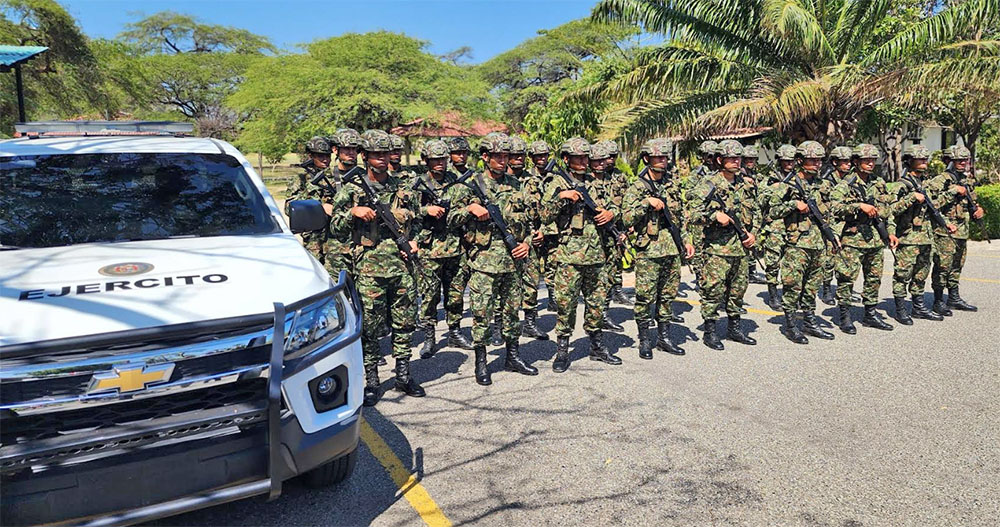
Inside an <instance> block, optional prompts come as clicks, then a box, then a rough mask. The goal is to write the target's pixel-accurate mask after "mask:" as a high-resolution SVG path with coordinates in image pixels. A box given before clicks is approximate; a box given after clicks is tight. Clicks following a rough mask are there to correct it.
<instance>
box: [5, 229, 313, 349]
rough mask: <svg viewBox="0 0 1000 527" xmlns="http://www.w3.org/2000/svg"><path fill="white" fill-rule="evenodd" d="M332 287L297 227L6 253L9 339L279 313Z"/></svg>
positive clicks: (31, 339) (17, 340)
mask: <svg viewBox="0 0 1000 527" xmlns="http://www.w3.org/2000/svg"><path fill="white" fill-rule="evenodd" d="M328 287H330V278H329V275H328V274H327V272H326V270H325V269H324V268H323V267H322V266H321V265H320V264H319V262H317V261H316V260H315V259H313V258H312V257H311V256H310V255H309V253H308V252H306V250H305V249H304V248H303V247H302V245H301V244H300V243H299V241H298V240H297V239H296V238H295V237H294V236H292V235H290V234H271V235H263V236H223V237H212V238H182V239H168V240H150V241H136V242H123V243H111V244H84V245H73V246H68V247H51V248H45V249H19V250H14V251H3V252H0V346H3V345H8V344H18V343H26V342H36V341H41V340H49V339H58V338H64V337H76V336H83V335H93V334H99V333H107V332H111V331H122V330H129V329H138V328H147V327H153V326H162V325H167V324H179V323H184V322H194V321H199V320H210V319H217V318H226V317H233V316H241V315H253V314H258V313H267V312H271V311H273V309H274V306H273V303H274V302H282V303H285V304H290V303H292V302H295V301H297V300H301V299H302V298H305V297H308V296H310V295H313V294H315V293H319V292H321V291H323V290H325V289H327V288H328Z"/></svg>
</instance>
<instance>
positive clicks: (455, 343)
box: [447, 324, 473, 350]
mask: <svg viewBox="0 0 1000 527" xmlns="http://www.w3.org/2000/svg"><path fill="white" fill-rule="evenodd" d="M447 336H448V347H449V348H458V349H460V350H471V349H472V347H473V346H472V341H470V340H469V339H467V338H465V335H463V334H462V327H461V326H459V325H458V324H455V325H454V326H451V327H450V328H448V335H447Z"/></svg>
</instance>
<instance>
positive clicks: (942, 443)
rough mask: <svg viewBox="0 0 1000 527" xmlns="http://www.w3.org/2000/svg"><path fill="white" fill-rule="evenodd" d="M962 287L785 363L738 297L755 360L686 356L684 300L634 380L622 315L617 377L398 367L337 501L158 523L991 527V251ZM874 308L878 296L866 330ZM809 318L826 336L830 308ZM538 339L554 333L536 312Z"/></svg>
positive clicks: (995, 373) (999, 307)
mask: <svg viewBox="0 0 1000 527" xmlns="http://www.w3.org/2000/svg"><path fill="white" fill-rule="evenodd" d="M886 269H887V273H888V272H891V261H889V262H887V267H886ZM690 278H691V277H690V276H688V275H687V274H686V273H685V277H684V279H685V280H687V281H688V282H690ZM929 287H930V286H929V284H928V295H927V296H928V298H929V297H930V292H929ZM961 287H962V296H963V297H964V298H965V299H966V300H968V301H969V302H971V303H973V304H976V305H978V306H979V308H980V309H979V312H977V313H965V312H956V313H955V315H954V316H952V317H950V318H947V319H946V320H945V321H943V322H932V321H923V320H917V321H915V324H914V325H913V326H910V327H900V326H898V325H897V327H896V330H894V331H892V332H880V331H878V330H874V329H869V328H864V327H861V326H860V325H859V326H858V334H857V335H855V336H850V335H845V334H843V333H841V332H840V331H839V330H837V329H836V328H835V327H834V328H832V329H831V331H832V332H833V333H834V334H835V335H836V339H835V340H833V341H830V342H827V341H818V340H817V339H811V342H810V344H809V345H805V346H800V345H795V344H792V343H790V342H788V341H787V340H785V338H784V337H782V336H781V334H780V333H779V332H778V327H779V326H778V324H779V322H780V318H779V317H775V316H774V315H773V314H772V313H773V312H772V311H771V310H770V308H768V307H767V306H766V305H765V304H764V299H763V297H764V294H763V286H760V285H751V287H750V291H749V292H748V294H747V297H746V298H747V301H748V302H749V307H750V308H751V312H750V313H749V314H747V315H746V316H745V317H744V327H745V328H747V329H750V330H751V334H752V336H754V337H755V338H756V339H757V340H758V342H759V344H758V345H757V346H754V347H749V346H744V345H739V344H736V343H732V342H729V341H724V342H725V344H726V349H725V350H724V351H714V350H711V349H709V348H707V347H705V346H704V345H703V344H702V343H701V342H700V339H701V334H700V332H698V331H696V330H695V327H696V326H697V325H698V324H699V323H700V322H701V318H700V316H699V314H698V310H697V307H696V306H694V305H691V304H689V303H686V302H684V301H683V300H688V301H692V302H696V301H697V298H698V297H697V294H696V293H695V292H693V291H689V290H686V288H685V292H684V294H685V295H686V298H682V299H681V301H678V302H677V303H676V304H675V310H676V311H678V312H683V315H684V316H685V318H686V319H687V322H686V323H685V324H683V325H681V326H676V327H675V328H674V330H673V337H674V340H675V341H679V340H681V339H684V340H685V342H684V343H683V347H684V348H685V349H686V350H687V352H688V353H687V355H686V356H684V357H675V356H671V355H667V354H664V353H660V352H656V354H655V355H654V359H653V360H652V361H645V360H640V359H639V358H638V355H637V351H636V345H637V342H636V340H634V336H635V335H636V329H635V324H634V322H633V321H632V317H631V310H630V309H629V308H626V307H623V306H618V305H613V307H612V311H611V312H612V316H613V317H614V318H615V319H616V320H618V321H620V322H622V321H623V323H624V325H625V327H626V331H625V333H624V334H621V335H617V334H610V335H609V336H608V343H609V345H610V346H611V347H612V349H617V350H618V355H619V356H621V357H622V358H623V360H624V364H623V365H621V366H607V365H604V364H601V363H597V362H592V361H590V360H588V359H587V356H586V354H587V349H586V347H587V341H586V338H583V337H584V333H583V331H582V330H579V329H578V330H577V332H576V333H575V334H574V338H573V340H572V341H571V345H572V346H573V348H574V352H573V355H572V357H573V363H572V365H571V366H570V369H569V371H567V372H566V373H563V374H555V373H553V372H552V370H551V367H550V363H551V359H552V356H553V355H554V353H555V343H554V341H552V340H550V341H528V340H527V339H522V350H523V355H524V356H525V358H526V359H527V360H529V361H530V362H532V363H534V365H535V366H537V367H538V368H539V369H540V370H541V373H540V375H538V376H535V377H526V376H520V375H517V374H514V373H507V372H503V371H501V370H502V356H501V355H499V353H498V352H499V351H500V350H499V349H497V348H496V347H491V354H490V358H491V370H492V371H493V372H494V374H493V381H494V384H493V385H492V386H489V387H481V386H479V385H477V384H476V383H475V381H474V378H473V361H472V359H471V357H470V356H469V354H467V353H466V352H459V351H455V350H448V349H445V350H442V351H440V352H439V353H438V354H437V355H435V356H434V357H432V358H430V359H427V360H415V361H414V362H413V371H414V375H415V376H416V378H417V379H418V380H419V381H420V382H421V383H422V384H423V386H424V387H425V388H426V390H427V397H426V398H424V399H413V398H406V397H403V396H400V395H399V394H398V393H397V392H392V391H389V392H386V394H385V396H384V398H383V399H382V401H381V402H380V403H379V404H378V406H376V407H375V408H374V409H369V408H366V409H365V411H364V417H365V420H366V421H367V423H368V424H369V425H370V426H371V428H372V430H373V434H374V437H375V439H373V437H372V435H369V436H368V437H366V441H365V442H363V443H362V445H361V447H360V454H359V458H358V463H357V466H356V468H355V472H354V474H353V476H352V477H351V479H350V480H349V481H347V482H346V483H344V484H342V485H340V486H337V487H333V488H329V489H323V490H312V489H307V488H305V487H304V486H302V485H301V484H298V483H294V482H293V483H289V484H286V485H285V492H284V494H283V495H282V496H281V497H280V498H279V499H277V500H275V501H273V502H269V503H268V502H265V501H264V500H263V499H250V500H244V501H241V502H237V503H231V504H227V505H222V506H218V507H214V508H211V509H207V510H203V511H198V512H194V513H189V514H186V515H183V516H177V517H174V518H170V519H167V520H163V521H161V522H160V523H161V524H165V525H369V524H370V525H376V526H403V525H420V524H421V523H427V524H430V525H447V524H448V523H449V522H450V523H451V524H454V525H464V524H477V525H533V526H534V525H567V524H574V525H611V524H614V525H802V526H814V525H815V526H835V525H836V526H857V525H993V526H995V525H997V524H998V519H997V518H1000V354H998V349H1000V345H998V342H1000V328H998V322H1000V243H993V244H992V245H988V244H986V243H982V242H979V243H972V244H970V254H969V257H968V263H967V265H966V268H965V272H964V276H963V282H962V286H961ZM857 289H858V288H857V286H856V287H855V290H857ZM890 291H891V290H890V276H888V275H887V276H885V278H884V280H883V284H882V291H881V296H882V299H883V301H882V303H881V305H880V309H882V310H883V311H884V310H886V309H890V310H891V294H890ZM544 296H545V293H544V292H543V294H542V297H543V300H542V301H541V302H542V305H544V304H545V300H544ZM819 305H820V306H821V312H822V317H823V319H824V320H826V321H827V322H830V321H831V320H832V319H833V315H834V311H835V308H833V307H830V306H826V305H824V304H822V303H820V304H819ZM579 311H580V312H581V313H582V306H581V307H580V309H579ZM860 315H861V313H860V308H856V310H855V318H860ZM581 316H582V314H581ZM540 320H541V326H542V328H543V329H544V330H551V329H552V327H553V325H554V323H555V317H554V315H553V314H552V313H551V312H548V311H545V310H543V311H542V316H541V317H540ZM889 322H892V323H894V324H895V322H894V321H892V320H889ZM469 324H470V321H469V319H468V318H466V319H465V320H464V321H463V325H464V327H465V328H466V331H468V326H469ZM579 324H580V322H578V326H579ZM443 329H444V324H443V323H440V324H439V326H438V338H439V343H442V344H443V338H442V335H441V333H442V332H443ZM719 331H720V332H722V331H724V327H723V326H722V324H720V326H719ZM415 351H416V350H415ZM390 368H391V360H390V365H389V366H386V367H383V368H382V378H383V379H386V378H389V377H390V375H391V373H390V371H389V370H390ZM378 440H381V441H384V443H385V444H386V445H388V449H384V450H380V449H379V448H378V447H377V446H376V447H373V446H372V444H373V441H374V442H375V443H377V442H378ZM394 464H396V465H394ZM399 465H401V466H399ZM386 467H388V469H387V468H386ZM400 472H404V474H403V478H402V480H401V479H400V477H399V476H400ZM410 475H412V477H411V478H410V479H409V481H406V482H403V480H405V479H406V477H407V476H410ZM393 476H396V478H395V479H394V478H393ZM400 483H402V486H403V491H401V490H400ZM404 491H405V492H404Z"/></svg>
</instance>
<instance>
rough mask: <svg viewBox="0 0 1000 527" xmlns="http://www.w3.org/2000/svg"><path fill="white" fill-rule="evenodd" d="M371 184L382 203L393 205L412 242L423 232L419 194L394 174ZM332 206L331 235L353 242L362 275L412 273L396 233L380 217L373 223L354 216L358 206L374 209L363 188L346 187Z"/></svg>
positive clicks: (386, 276) (378, 275)
mask: <svg viewBox="0 0 1000 527" xmlns="http://www.w3.org/2000/svg"><path fill="white" fill-rule="evenodd" d="M365 177H367V176H365ZM369 183H370V184H371V186H372V188H373V189H374V190H375V194H376V195H377V197H378V199H379V201H381V202H382V203H387V204H389V206H390V207H391V209H392V213H393V216H395V217H396V221H397V222H398V223H399V225H400V227H401V228H402V229H403V232H404V233H405V234H407V235H408V236H410V238H411V239H412V238H413V233H416V232H419V231H420V228H421V220H422V218H421V216H420V198H419V196H418V195H417V193H416V192H414V191H413V189H411V188H410V187H407V186H405V185H403V184H402V182H401V181H400V180H399V179H398V178H396V177H394V176H392V175H390V176H388V177H387V179H386V180H385V182H383V183H379V182H378V181H372V180H370V179H369ZM332 203H333V218H332V219H331V221H330V233H331V235H333V236H336V237H347V238H348V239H351V241H352V245H351V253H352V254H353V256H354V263H355V270H356V272H357V273H358V274H364V275H368V276H375V277H380V278H388V277H393V276H402V275H404V274H407V273H409V272H410V269H409V268H410V264H409V263H408V262H406V260H405V259H404V258H403V256H402V255H401V254H400V252H399V248H398V247H397V246H396V241H395V240H394V239H393V237H392V233H391V232H390V231H389V229H388V228H387V227H386V226H385V225H383V224H382V222H381V221H379V219H378V217H376V218H375V219H373V220H372V221H363V220H361V219H359V218H355V217H354V216H353V215H352V214H351V209H352V208H354V207H357V206H364V207H371V206H372V204H371V203H369V202H368V197H367V196H366V195H365V193H364V191H363V190H362V189H361V188H360V187H359V186H357V185H344V186H343V187H341V189H340V192H337V195H336V196H334V198H333V202H332Z"/></svg>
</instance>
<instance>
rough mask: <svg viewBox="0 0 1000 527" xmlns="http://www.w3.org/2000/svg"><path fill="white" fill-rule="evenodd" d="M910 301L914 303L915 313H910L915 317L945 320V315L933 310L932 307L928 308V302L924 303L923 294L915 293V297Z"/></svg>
mask: <svg viewBox="0 0 1000 527" xmlns="http://www.w3.org/2000/svg"><path fill="white" fill-rule="evenodd" d="M910 303H911V304H913V313H912V314H911V315H910V316H912V317H913V318H922V319H924V320H935V321H941V320H944V317H942V316H941V315H939V314H937V313H935V312H933V311H931V310H930V309H927V304H925V303H924V295H923V294H919V295H913V297H912V298H910Z"/></svg>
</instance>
